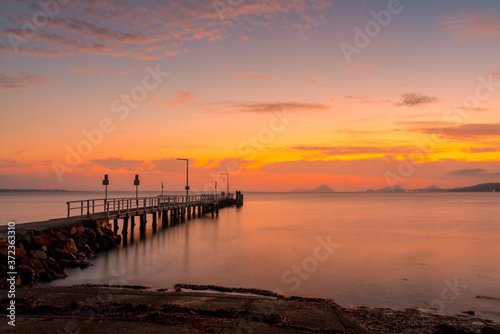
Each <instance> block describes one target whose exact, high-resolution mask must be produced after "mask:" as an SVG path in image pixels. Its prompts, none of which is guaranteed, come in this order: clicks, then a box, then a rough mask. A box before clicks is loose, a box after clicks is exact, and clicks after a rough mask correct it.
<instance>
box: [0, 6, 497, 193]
mask: <svg viewBox="0 0 500 334" xmlns="http://www.w3.org/2000/svg"><path fill="white" fill-rule="evenodd" d="M41 3H45V4H46V6H41V5H40V3H38V2H32V3H31V4H29V2H22V3H21V2H17V1H13V2H8V3H7V2H4V3H3V4H2V17H1V20H0V30H1V31H2V36H3V38H2V39H1V40H0V64H1V65H0V66H1V67H0V100H1V104H0V106H1V112H2V122H1V125H0V126H1V139H2V143H3V145H2V148H1V150H0V188H61V189H69V190H96V189H100V187H101V180H102V176H103V175H104V174H109V177H110V190H134V188H133V183H132V181H133V176H134V175H135V174H140V175H141V187H142V188H144V189H147V190H160V189H161V188H160V184H161V182H164V184H165V190H167V191H177V190H178V191H181V190H183V188H184V185H185V184H184V182H185V178H184V177H185V163H182V162H180V161H177V160H176V159H177V158H189V162H190V185H191V189H193V190H199V191H212V190H213V186H214V182H215V181H217V182H218V183H219V185H220V187H224V185H225V182H226V178H225V176H221V175H220V174H221V173H222V172H224V173H225V172H229V174H230V175H231V187H232V188H233V187H234V188H236V189H241V190H243V191H288V190H290V189H295V188H306V189H310V188H316V187H317V186H319V185H321V184H326V185H328V186H330V187H332V188H333V189H335V190H336V191H365V190H366V189H378V188H382V187H386V186H388V185H391V184H398V185H401V186H403V187H405V188H425V187H428V186H431V185H437V186H439V187H443V188H453V187H458V186H466V185H473V184H477V183H485V182H496V181H498V180H499V178H500V160H499V157H500V113H499V111H500V63H499V60H498V59H499V58H498V56H499V52H498V50H499V47H500V3H498V2H497V1H480V2H474V3H470V2H465V1H451V0H447V1H440V2H439V3H436V2H435V1H418V2H415V1H413V2H412V1H404V0H402V1H394V0H391V1H377V2H371V1H370V2H367V1H326V0H297V1H290V2H286V5H285V3H283V4H282V3H281V2H275V1H263V0H256V1H240V3H239V4H238V5H235V4H234V3H236V1H233V4H230V2H229V1H216V2H212V1H182V2H171V1H167V2H165V1H147V2H143V1H125V2H122V1H104V0H102V1H101V0H99V1H55V0H54V1H46V2H41Z"/></svg>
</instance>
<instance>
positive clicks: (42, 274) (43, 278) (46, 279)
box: [38, 270, 54, 282]
mask: <svg viewBox="0 0 500 334" xmlns="http://www.w3.org/2000/svg"><path fill="white" fill-rule="evenodd" d="M53 279H54V278H53V277H52V276H51V275H50V274H49V273H48V272H46V271H45V270H41V271H40V273H39V274H38V280H39V281H40V282H50V281H52V280H53Z"/></svg>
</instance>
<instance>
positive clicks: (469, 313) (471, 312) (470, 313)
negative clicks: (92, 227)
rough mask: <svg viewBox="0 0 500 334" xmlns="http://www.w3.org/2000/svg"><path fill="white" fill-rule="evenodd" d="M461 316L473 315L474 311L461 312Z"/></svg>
mask: <svg viewBox="0 0 500 334" xmlns="http://www.w3.org/2000/svg"><path fill="white" fill-rule="evenodd" d="M462 313H463V314H468V315H474V314H475V313H474V311H463V312H462Z"/></svg>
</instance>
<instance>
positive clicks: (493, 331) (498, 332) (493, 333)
mask: <svg viewBox="0 0 500 334" xmlns="http://www.w3.org/2000/svg"><path fill="white" fill-rule="evenodd" d="M481 334H500V328H493V327H489V326H484V327H483V328H482V329H481Z"/></svg>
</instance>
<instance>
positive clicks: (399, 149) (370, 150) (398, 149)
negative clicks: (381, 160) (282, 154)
mask: <svg viewBox="0 0 500 334" xmlns="http://www.w3.org/2000/svg"><path fill="white" fill-rule="evenodd" d="M291 148H292V149H294V150H299V151H311V152H321V153H323V154H326V155H354V154H405V153H410V152H415V151H416V149H415V148H413V147H410V146H392V147H378V146H292V147H291Z"/></svg>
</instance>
